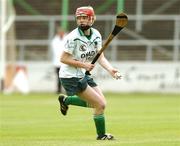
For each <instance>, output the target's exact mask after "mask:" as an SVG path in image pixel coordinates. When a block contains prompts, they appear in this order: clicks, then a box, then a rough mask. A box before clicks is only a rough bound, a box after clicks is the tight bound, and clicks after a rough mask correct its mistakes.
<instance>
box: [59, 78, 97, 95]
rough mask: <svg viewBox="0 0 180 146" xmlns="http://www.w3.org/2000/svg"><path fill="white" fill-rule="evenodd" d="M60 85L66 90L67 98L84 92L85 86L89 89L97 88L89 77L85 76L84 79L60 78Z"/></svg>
mask: <svg viewBox="0 0 180 146" xmlns="http://www.w3.org/2000/svg"><path fill="white" fill-rule="evenodd" d="M60 81H61V84H62V86H63V87H64V89H65V90H66V94H67V95H69V96H72V95H76V94H78V93H79V92H82V91H84V90H85V89H86V88H87V85H89V86H91V87H95V86H97V84H96V83H95V82H94V80H93V78H92V77H91V76H88V75H85V77H84V78H76V77H73V78H60Z"/></svg>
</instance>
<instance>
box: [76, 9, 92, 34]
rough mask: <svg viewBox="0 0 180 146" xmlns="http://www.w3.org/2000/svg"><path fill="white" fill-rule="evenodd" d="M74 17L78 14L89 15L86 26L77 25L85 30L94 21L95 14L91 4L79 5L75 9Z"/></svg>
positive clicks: (78, 15)
mask: <svg viewBox="0 0 180 146" xmlns="http://www.w3.org/2000/svg"><path fill="white" fill-rule="evenodd" d="M75 15H76V18H77V17H80V16H88V17H89V19H90V20H89V21H90V25H86V26H81V25H80V26H78V27H79V28H80V29H82V30H83V31H84V30H87V29H89V28H90V27H91V26H92V25H93V23H94V21H95V14H94V10H93V8H92V7H91V6H84V7H79V8H77V9H76V14H75Z"/></svg>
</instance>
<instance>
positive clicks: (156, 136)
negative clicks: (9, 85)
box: [0, 93, 180, 146]
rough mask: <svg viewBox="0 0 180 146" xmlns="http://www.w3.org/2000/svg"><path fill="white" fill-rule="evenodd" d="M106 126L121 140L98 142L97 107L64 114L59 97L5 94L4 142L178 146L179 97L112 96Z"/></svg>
mask: <svg viewBox="0 0 180 146" xmlns="http://www.w3.org/2000/svg"><path fill="white" fill-rule="evenodd" d="M105 95H106V97H107V102H108V104H107V108H106V127H107V132H109V133H112V134H113V135H114V136H115V137H116V140H114V141H97V140H95V138H96V133H95V126H94V122H93V119H92V112H93V111H92V109H90V108H82V107H75V106H70V110H69V111H68V115H67V116H63V115H61V114H60V112H59V103H58V100H57V95H55V94H50V93H44V94H42V93H34V94H29V95H21V94H12V95H3V94H1V93H0V146H179V145H180V95H174V94H168V95H164V94H139V93H132V94H112V93H105Z"/></svg>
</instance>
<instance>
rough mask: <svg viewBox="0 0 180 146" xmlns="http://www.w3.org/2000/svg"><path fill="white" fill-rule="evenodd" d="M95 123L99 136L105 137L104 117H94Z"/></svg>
mask: <svg viewBox="0 0 180 146" xmlns="http://www.w3.org/2000/svg"><path fill="white" fill-rule="evenodd" d="M94 122H95V126H96V132H97V135H98V136H103V135H104V134H105V132H106V131H105V118H104V115H103V114H101V115H94Z"/></svg>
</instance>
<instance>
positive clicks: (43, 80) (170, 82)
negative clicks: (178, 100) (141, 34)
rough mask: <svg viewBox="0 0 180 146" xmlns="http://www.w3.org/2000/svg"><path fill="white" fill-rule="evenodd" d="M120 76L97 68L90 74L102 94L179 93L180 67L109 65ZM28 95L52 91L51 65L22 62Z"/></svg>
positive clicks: (125, 63) (163, 65)
mask: <svg viewBox="0 0 180 146" xmlns="http://www.w3.org/2000/svg"><path fill="white" fill-rule="evenodd" d="M112 64H113V65H114V66H115V67H116V68H117V69H119V71H120V72H121V74H122V79H121V80H115V79H112V77H111V76H110V75H109V74H108V73H107V72H106V71H105V70H104V69H103V68H102V67H100V66H99V65H97V66H96V68H95V70H94V71H93V72H92V75H93V76H94V77H95V79H96V81H97V83H98V85H99V86H100V87H101V88H102V89H103V91H111V92H177V93H180V64H179V63H172V62H150V63H148V62H134V61H133V62H112ZM25 66H26V70H27V75H28V82H29V87H30V91H31V92H55V89H56V87H55V86H56V79H55V73H54V68H53V66H52V64H51V62H26V63H25Z"/></svg>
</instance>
